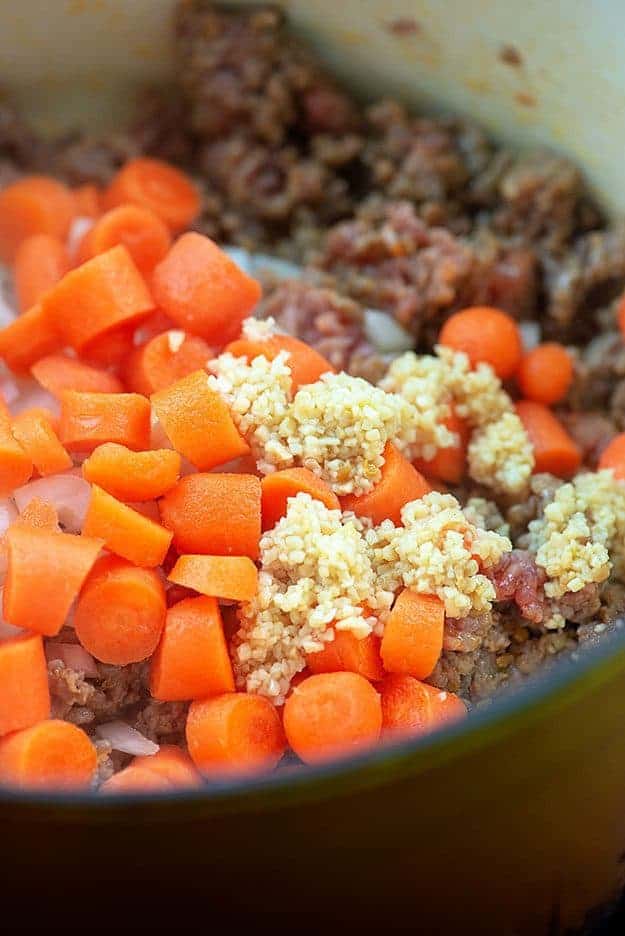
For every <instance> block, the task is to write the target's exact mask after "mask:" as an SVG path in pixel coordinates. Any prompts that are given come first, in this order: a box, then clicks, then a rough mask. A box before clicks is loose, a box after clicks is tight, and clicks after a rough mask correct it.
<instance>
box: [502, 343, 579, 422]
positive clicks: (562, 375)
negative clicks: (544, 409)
mask: <svg viewBox="0 0 625 936" xmlns="http://www.w3.org/2000/svg"><path fill="white" fill-rule="evenodd" d="M516 377H517V382H518V384H519V389H520V391H521V393H522V394H523V396H524V397H525V398H526V399H528V400H534V401H535V402H536V403H545V404H546V405H547V406H550V405H552V404H553V403H559V402H560V400H563V399H564V397H565V396H566V395H567V393H568V392H569V388H570V386H571V383H572V382H573V360H572V358H571V355H570V354H569V352H568V351H567V350H566V348H565V347H564V346H563V345H561V344H557V343H556V342H555V341H548V342H545V343H544V344H541V345H538V347H537V348H533V349H532V350H531V351H528V352H527V354H524V355H523V358H522V359H521V363H520V364H519V369H518V371H517V375H516Z"/></svg>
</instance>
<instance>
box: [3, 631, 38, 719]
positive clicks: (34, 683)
mask: <svg viewBox="0 0 625 936" xmlns="http://www.w3.org/2000/svg"><path fill="white" fill-rule="evenodd" d="M49 717H50V690H49V688H48V664H47V663H46V656H45V653H44V650H43V640H42V639H41V637H40V635H39V634H25V635H24V636H23V637H11V638H9V639H8V640H0V735H6V734H8V733H9V732H10V731H18V730H19V729H20V728H28V727H29V726H30V725H34V724H36V723H37V722H40V721H43V719H44V718H49Z"/></svg>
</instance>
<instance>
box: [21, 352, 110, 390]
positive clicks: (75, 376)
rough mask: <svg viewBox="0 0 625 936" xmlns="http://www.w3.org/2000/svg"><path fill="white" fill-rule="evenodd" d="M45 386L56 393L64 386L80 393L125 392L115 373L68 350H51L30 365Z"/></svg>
mask: <svg viewBox="0 0 625 936" xmlns="http://www.w3.org/2000/svg"><path fill="white" fill-rule="evenodd" d="M30 372H31V374H32V375H33V377H34V378H35V380H36V381H37V383H39V384H41V386H42V387H43V388H44V389H45V390H47V391H48V392H49V393H51V394H52V395H53V396H55V397H60V396H61V394H62V392H63V391H64V390H77V391H78V392H79V393H121V392H122V390H123V387H122V384H121V381H120V380H118V379H117V377H115V376H114V375H113V374H109V373H108V372H107V371H105V370H100V369H99V368H97V367H91V366H90V365H89V364H85V363H84V362H83V361H78V360H77V359H76V358H71V357H67V356H66V355H65V354H48V355H46V357H42V358H39V360H38V361H37V362H36V363H35V364H33V366H32V367H31V369H30Z"/></svg>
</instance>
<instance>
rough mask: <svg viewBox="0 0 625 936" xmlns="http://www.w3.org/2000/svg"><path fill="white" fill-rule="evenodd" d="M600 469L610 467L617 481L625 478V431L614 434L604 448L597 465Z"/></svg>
mask: <svg viewBox="0 0 625 936" xmlns="http://www.w3.org/2000/svg"><path fill="white" fill-rule="evenodd" d="M597 467H598V469H599V470H600V471H602V470H603V469H605V468H610V469H611V471H612V473H613V475H614V477H615V478H616V479H617V480H618V481H624V480H625V432H621V433H620V434H619V435H617V436H614V438H613V439H612V441H611V442H609V443H608V445H607V446H606V447H605V448H604V450H603V452H602V453H601V458H600V459H599V465H598V466H597Z"/></svg>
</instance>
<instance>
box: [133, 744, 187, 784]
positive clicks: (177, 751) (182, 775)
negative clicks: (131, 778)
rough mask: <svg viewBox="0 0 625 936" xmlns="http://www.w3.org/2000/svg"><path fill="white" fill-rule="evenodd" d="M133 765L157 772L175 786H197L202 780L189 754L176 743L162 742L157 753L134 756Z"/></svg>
mask: <svg viewBox="0 0 625 936" xmlns="http://www.w3.org/2000/svg"><path fill="white" fill-rule="evenodd" d="M131 766H132V767H141V769H143V768H145V769H146V770H149V771H151V772H153V773H156V774H158V775H159V776H160V777H164V778H165V779H166V780H167V781H168V782H169V783H171V785H172V786H174V787H196V786H199V785H200V784H201V782H202V778H201V776H200V773H199V771H198V770H197V768H196V766H195V764H194V763H193V761H192V760H191V758H190V757H189V755H188V754H187V753H186V752H185V751H183V750H182V749H181V748H179V747H178V746H177V745H175V744H161V746H160V748H159V750H158V751H157V752H156V754H149V755H148V754H143V755H142V756H139V757H133V759H132V762H131Z"/></svg>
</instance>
